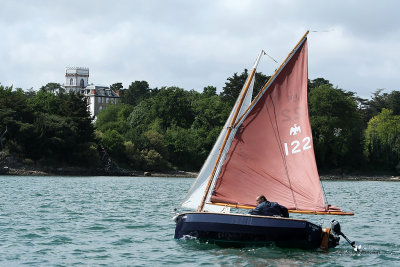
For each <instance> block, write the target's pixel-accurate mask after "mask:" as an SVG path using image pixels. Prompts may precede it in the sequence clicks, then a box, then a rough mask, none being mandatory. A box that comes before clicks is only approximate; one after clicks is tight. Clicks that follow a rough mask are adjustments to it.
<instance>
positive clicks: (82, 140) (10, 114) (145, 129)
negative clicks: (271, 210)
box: [0, 69, 400, 173]
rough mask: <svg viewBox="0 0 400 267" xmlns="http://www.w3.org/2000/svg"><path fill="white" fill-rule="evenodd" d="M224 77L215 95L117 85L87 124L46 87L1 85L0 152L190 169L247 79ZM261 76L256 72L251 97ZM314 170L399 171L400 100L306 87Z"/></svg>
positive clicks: (42, 160) (317, 84)
mask: <svg viewBox="0 0 400 267" xmlns="http://www.w3.org/2000/svg"><path fill="white" fill-rule="evenodd" d="M247 75H248V71H247V70H246V69H245V70H244V71H243V72H242V73H240V74H238V73H234V74H233V75H232V76H231V77H228V78H227V81H226V83H225V86H224V87H223V89H222V91H221V93H219V94H217V89H216V87H213V86H208V87H205V88H204V89H203V91H202V92H198V91H195V90H190V91H188V90H184V89H183V88H179V87H162V88H150V86H149V84H148V83H147V82H146V81H135V82H132V83H131V84H130V85H129V87H128V88H127V89H123V86H122V84H121V83H114V84H112V85H111V86H110V87H111V88H112V89H113V90H120V92H121V103H120V104H118V105H112V106H109V107H107V108H106V109H104V110H103V111H101V112H100V113H99V114H98V117H97V120H96V121H95V123H93V121H92V119H93V118H91V117H90V114H89V112H88V110H87V102H86V99H85V98H84V97H82V96H81V95H78V94H74V93H68V94H67V93H65V92H63V91H62V90H60V85H59V84H55V83H49V84H47V85H45V86H43V87H42V88H41V89H40V90H39V91H37V92H35V91H32V90H30V91H26V92H25V91H23V90H22V89H13V88H12V86H10V87H7V86H3V85H1V84H0V134H1V132H2V129H4V128H5V127H6V125H7V129H8V133H7V134H6V135H5V137H3V143H4V144H5V151H7V152H8V153H10V154H15V155H18V156H19V157H21V158H23V159H25V161H27V162H32V163H33V164H41V165H49V164H50V165H78V166H91V167H98V166H100V165H101V158H102V153H105V152H106V153H107V154H108V155H110V156H111V158H112V159H113V160H114V161H115V162H117V164H118V165H119V166H120V167H122V168H126V169H132V170H144V171H165V170H173V169H175V170H186V171H198V170H199V169H200V167H201V165H202V163H203V162H204V160H205V159H206V157H207V155H208V153H209V151H210V150H211V148H212V146H213V144H214V142H215V140H216V138H217V137H218V134H219V132H220V130H221V128H222V127H223V125H224V123H225V121H226V118H227V117H228V116H229V113H230V111H231V109H232V106H233V105H234V103H235V101H236V98H237V96H238V94H239V93H240V90H241V88H242V86H243V84H244V82H245V80H246V78H247ZM268 79H269V77H268V76H266V75H264V74H262V73H257V74H256V83H255V89H254V94H257V93H258V91H259V90H260V89H261V88H262V86H263V85H264V84H265V82H266V81H267V80H268ZM308 90H309V92H308V97H309V115H310V121H311V125H312V131H313V142H314V150H315V154H316V160H317V165H318V167H319V169H320V170H322V171H326V172H329V171H335V172H340V173H344V172H368V173H371V172H373V173H396V172H397V173H400V137H399V133H400V92H399V91H392V92H390V93H387V92H384V91H383V90H377V91H376V92H375V93H374V94H373V96H372V97H371V99H368V100H367V99H362V98H360V97H358V96H357V95H356V94H355V93H353V92H350V91H344V90H342V89H340V88H337V87H335V86H334V85H332V84H331V83H330V82H329V81H328V80H326V79H324V78H317V79H314V80H310V81H309V84H308Z"/></svg>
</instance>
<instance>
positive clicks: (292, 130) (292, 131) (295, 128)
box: [290, 123, 301, 135]
mask: <svg viewBox="0 0 400 267" xmlns="http://www.w3.org/2000/svg"><path fill="white" fill-rule="evenodd" d="M298 133H301V128H300V126H297V124H296V123H295V124H294V125H293V127H290V135H297V134H298Z"/></svg>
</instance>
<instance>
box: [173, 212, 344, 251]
mask: <svg viewBox="0 0 400 267" xmlns="http://www.w3.org/2000/svg"><path fill="white" fill-rule="evenodd" d="M324 235H326V233H325V232H324V231H323V230H322V228H321V227H320V226H318V225H315V224H313V223H310V222H308V221H306V220H299V219H289V218H282V217H268V216H254V215H242V214H224V213H204V212H191V213H183V214H180V215H179V216H178V217H177V218H176V229H175V238H176V239H180V238H184V237H186V236H190V237H194V238H197V239H198V240H200V241H202V242H209V243H214V244H216V245H220V246H230V247H244V246H265V245H269V244H275V245H276V246H278V247H286V248H301V249H317V248H320V246H321V243H322V242H323V237H324ZM328 235H329V234H328ZM327 238H328V239H327V242H328V244H327V245H328V246H329V247H335V246H336V245H337V244H338V241H339V240H338V238H336V237H334V236H333V235H329V236H328V237H327Z"/></svg>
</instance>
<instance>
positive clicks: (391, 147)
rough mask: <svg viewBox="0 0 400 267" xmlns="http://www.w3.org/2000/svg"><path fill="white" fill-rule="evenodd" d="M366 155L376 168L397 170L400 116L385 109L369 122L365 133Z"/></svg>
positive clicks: (399, 148) (399, 153) (399, 156)
mask: <svg viewBox="0 0 400 267" xmlns="http://www.w3.org/2000/svg"><path fill="white" fill-rule="evenodd" d="M365 153H366V155H367V157H368V159H369V161H370V162H371V164H372V165H373V166H374V168H376V169H380V170H382V169H383V170H385V169H389V170H392V171H395V170H397V167H398V165H399V164H400V116H399V115H394V114H393V111H392V110H389V109H386V108H383V109H382V111H381V112H380V113H379V114H378V115H376V116H374V117H373V118H372V119H371V120H370V121H369V122H368V127H367V129H366V131H365ZM399 173H400V172H399Z"/></svg>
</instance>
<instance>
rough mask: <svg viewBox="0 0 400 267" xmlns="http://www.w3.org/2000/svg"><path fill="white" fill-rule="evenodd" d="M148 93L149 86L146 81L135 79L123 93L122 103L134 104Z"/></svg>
mask: <svg viewBox="0 0 400 267" xmlns="http://www.w3.org/2000/svg"><path fill="white" fill-rule="evenodd" d="M149 94H150V87H149V84H148V83H147V82H146V81H135V82H133V83H131V84H130V85H129V88H128V90H126V91H125V92H124V93H123V96H122V103H125V104H129V105H132V106H136V105H137V104H139V103H140V102H141V101H142V100H143V99H145V98H146V97H147V96H148V95H149Z"/></svg>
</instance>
